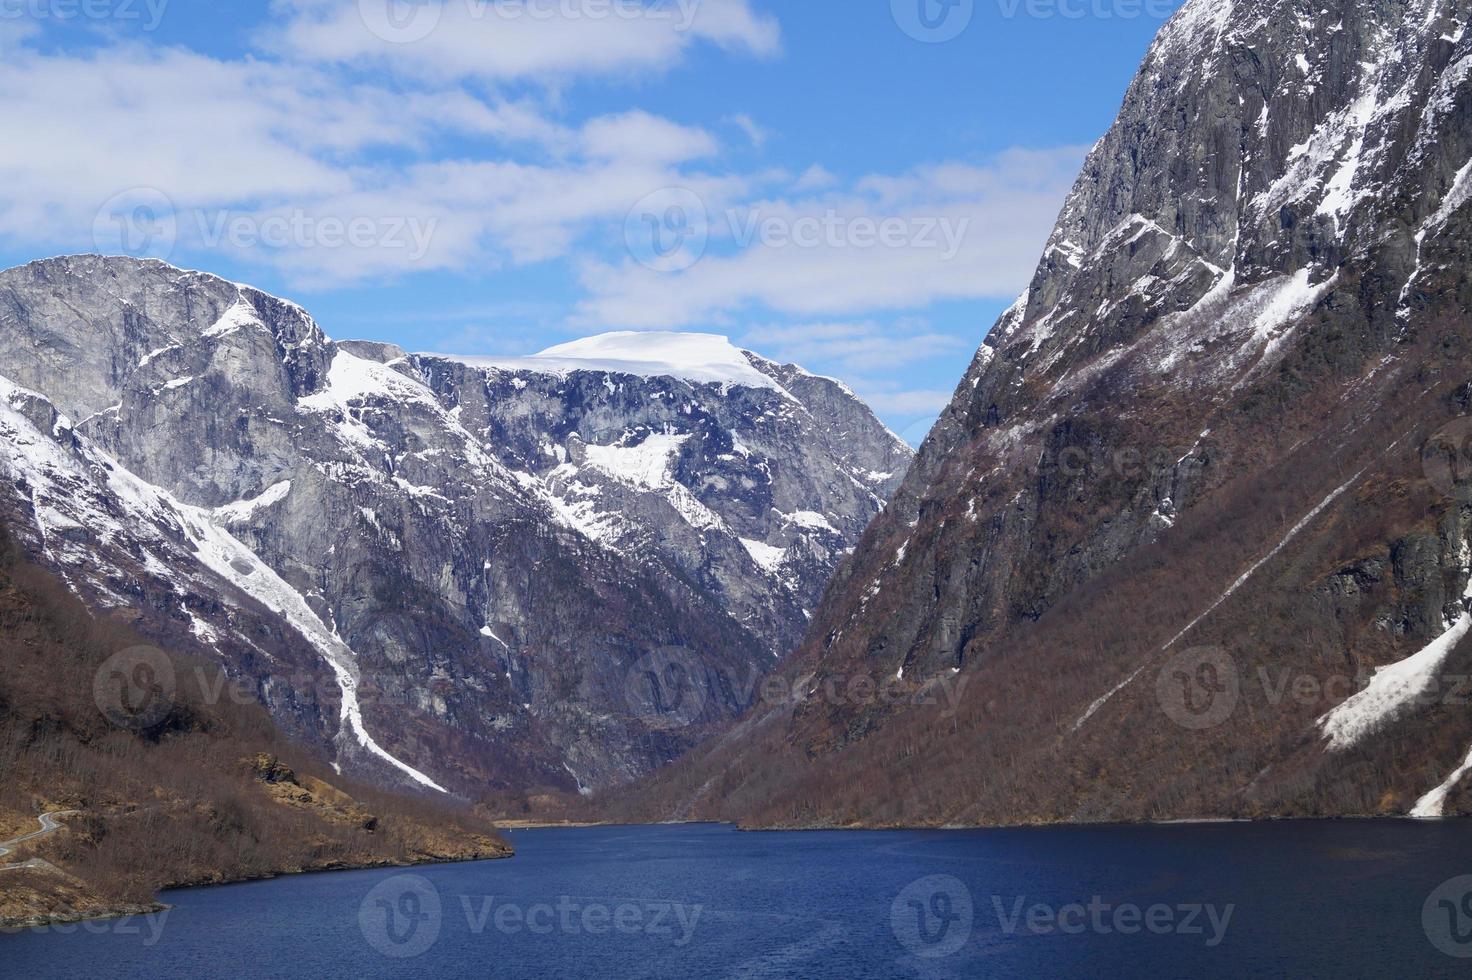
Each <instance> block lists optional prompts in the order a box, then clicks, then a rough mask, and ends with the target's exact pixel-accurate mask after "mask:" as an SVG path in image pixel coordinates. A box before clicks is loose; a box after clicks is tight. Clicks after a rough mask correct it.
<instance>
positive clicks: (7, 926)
mask: <svg viewBox="0 0 1472 980" xmlns="http://www.w3.org/2000/svg"><path fill="white" fill-rule="evenodd" d="M515 856H516V851H515V849H514V848H510V849H508V850H507V852H506V853H505V854H497V855H494V856H489V857H487V856H481V857H465V858H429V859H426V860H423V861H393V860H381V861H368V862H362V863H350V864H343V865H338V866H333V867H321V868H295V869H288V870H283V871H269V872H263V873H260V874H249V875H240V876H236V877H202V878H195V879H191V880H186V881H179V882H170V883H169V884H167V885H164V886H163V887H162V888H160V889H159V890H158V892H157V894H159V895H162V894H163V893H164V892H172V891H183V890H185V889H189V888H214V887H218V886H221V885H247V884H250V883H252V882H258V881H274V880H275V879H277V878H292V877H298V876H303V875H319V874H332V873H334V872H338V871H374V870H381V869H388V868H426V867H434V866H437V865H445V864H474V863H475V862H477V861H505V860H509V859H511V858H514V857H515ZM61 873H62V874H67V872H65V871H62V872H61ZM173 907H174V906H172V905H169V904H167V903H165V902H160V901H158V900H156V899H155V900H154V901H152V902H150V903H148V904H142V903H137V904H128V903H123V904H117V905H110V906H104V907H102V908H99V909H98V910H96V911H94V912H61V913H57V914H55V915H38V916H31V917H28V918H25V919H14V918H0V936H5V935H14V934H16V933H21V932H27V931H29V930H32V929H42V928H45V927H47V926H57V925H75V924H78V923H83V922H103V921H108V920H111V919H126V918H130V917H132V916H135V915H152V914H156V913H159V912H167V911H169V910H170V909H172V908H173Z"/></svg>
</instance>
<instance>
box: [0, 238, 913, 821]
mask: <svg viewBox="0 0 1472 980" xmlns="http://www.w3.org/2000/svg"><path fill="white" fill-rule="evenodd" d="M0 365H3V366H0V389H3V391H0V435H3V444H0V516H3V518H4V519H5V520H6V521H8V522H9V523H10V524H11V525H12V526H13V527H14V528H15V530H16V534H17V537H18V538H19V539H20V540H21V542H22V544H23V545H24V547H25V550H26V552H27V553H28V554H29V555H30V556H31V557H32V558H34V559H35V560H36V561H38V562H40V563H42V564H44V565H45V566H47V567H49V568H51V569H54V570H55V571H56V572H57V573H58V574H60V575H61V576H63V577H64V579H65V581H66V582H67V583H68V584H69V585H70V587H71V588H72V589H73V590H74V591H75V592H76V593H77V594H78V595H79V596H81V597H82V598H83V599H84V600H85V601H86V602H87V603H88V604H89V606H91V607H92V608H94V609H97V610H110V611H112V612H113V613H114V614H115V615H119V616H123V617H126V618H128V619H131V620H132V621H133V625H134V626H135V628H136V629H138V630H139V631H141V632H143V633H145V634H147V635H150V636H154V637H157V638H159V639H160V640H166V641H170V642H183V641H187V645H188V646H189V647H191V648H192V649H193V650H194V651H195V652H197V653H199V654H201V655H204V656H208V657H211V658H217V659H219V660H221V661H223V662H224V663H225V664H226V665H227V666H228V668H229V669H230V671H231V673H232V674H233V675H234V676H236V677H237V678H240V679H242V680H243V681H244V682H245V683H246V684H247V685H248V686H249V687H252V688H254V690H255V691H256V693H257V694H258V696H259V697H260V699H261V700H262V701H263V702H264V703H265V704H266V705H267V706H268V708H269V709H270V711H271V713H272V715H273V716H274V717H275V718H276V719H277V721H278V723H280V724H281V725H282V726H283V727H285V728H286V729H287V730H288V731H290V732H292V733H293V734H295V735H296V736H298V737H299V738H302V739H305V740H306V741H307V742H309V743H313V744H316V745H319V746H322V747H324V748H325V749H326V750H327V751H328V752H329V754H330V757H332V758H335V759H336V760H337V764H338V765H340V766H341V767H344V768H351V769H352V770H354V772H355V773H357V774H358V775H360V776H362V775H372V776H375V777H376V778H379V779H384V780H390V781H394V780H398V781H405V780H407V781H410V782H411V783H415V784H419V785H422V786H425V787H433V788H443V789H446V790H449V791H459V792H464V793H475V794H481V793H485V792H492V793H495V792H501V793H504V794H506V795H507V796H508V798H511V799H516V798H519V797H522V796H524V795H525V794H527V793H528V792H531V791H536V790H540V789H547V790H561V791H566V792H574V791H577V790H582V791H584V792H587V791H591V790H592V789H594V788H597V787H602V786H606V785H609V784H611V783H614V782H618V781H621V780H624V779H627V778H628V777H631V776H634V775H637V774H639V773H642V772H645V771H648V770H649V769H651V768H653V767H656V766H659V765H661V764H663V763H664V762H666V761H668V760H669V759H670V758H672V757H674V756H675V755H677V754H678V753H679V752H681V751H683V750H684V749H685V748H687V747H688V746H689V745H691V744H693V743H694V742H695V741H697V740H698V739H700V738H701V737H703V735H704V734H706V733H707V732H708V731H710V730H713V729H714V728H715V727H717V726H719V725H720V724H721V723H722V722H723V721H724V720H726V719H729V718H731V717H734V716H735V715H737V714H739V713H740V711H741V710H742V709H743V708H744V707H745V706H746V703H747V701H748V700H749V698H750V691H751V690H752V687H753V685H754V683H755V681H756V679H758V678H760V677H761V676H762V675H763V674H764V673H765V672H766V671H767V670H769V669H770V668H771V667H772V665H773V664H774V663H775V662H776V659H777V657H778V656H780V655H781V654H783V653H785V652H786V651H787V650H788V649H789V648H790V647H792V646H793V645H795V644H796V643H797V641H798V640H799V639H800V637H801V635H802V633H803V631H804V629H805V627H806V624H807V619H808V616H809V614H810V610H812V609H813V608H815V607H816V605H817V603H818V601H819V599H820V597H821V593H822V590H823V588H824V585H825V583H826V582H827V580H828V578H829V576H830V574H831V572H832V570H833V568H834V567H835V566H836V564H837V563H838V561H839V560H840V558H842V557H843V556H844V555H845V554H846V553H847V551H848V550H849V549H850V548H851V547H852V545H853V544H854V542H855V541H857V539H858V536H859V534H860V532H861V531H862V530H863V528H864V527H865V526H866V525H867V524H868V523H869V521H870V520H871V519H872V518H873V517H874V516H875V515H876V514H877V513H879V511H880V510H881V508H882V507H883V506H884V501H885V500H886V499H887V498H888V496H889V494H890V493H891V492H892V490H893V489H894V488H895V487H896V486H897V485H898V482H899V480H900V479H901V477H902V476H903V473H904V470H905V468H906V467H907V466H908V464H909V461H910V458H911V453H910V450H909V449H908V448H907V447H906V446H905V445H904V444H903V443H902V442H900V440H898V439H897V438H896V437H895V436H893V435H892V434H891V433H889V432H888V431H887V430H886V429H885V428H884V427H883V426H882V425H881V424H880V423H879V422H878V421H877V420H876V419H875V418H874V416H873V415H872V413H870V412H869V410H868V409H867V408H866V407H865V406H864V405H863V404H862V403H861V402H860V401H859V400H858V399H857V398H856V397H854V395H853V394H852V393H851V392H849V391H848V390H847V389H845V388H844V387H843V386H842V385H841V384H839V383H837V382H835V381H831V380H829V379H825V378H820V377H816V376H813V375H810V374H808V373H806V372H804V371H802V370H801V369H799V368H796V367H793V366H780V365H777V364H774V363H772V362H770V361H767V360H765V359H763V358H760V357H758V356H756V355H754V354H751V353H749V352H745V351H741V350H738V349H737V348H735V347H733V346H731V345H730V344H729V343H728V342H727V341H726V340H724V339H723V338H719V337H710V336H702V335H673V334H614V335H609V336H606V337H601V338H593V339H591V340H586V341H579V342H576V343H573V344H567V345H563V346H561V347H556V348H553V349H551V350H549V351H546V352H544V353H543V354H540V355H537V356H535V357H531V358H525V359H520V360H510V361H499V362H498V361H491V360H485V359H477V358H456V357H448V356H441V355H409V354H406V353H404V352H403V351H401V350H398V349H396V348H392V347H390V346H387V345H383V344H373V343H365V342H359V343H355V342H343V343H335V342H334V341H332V340H330V339H329V338H328V337H327V336H326V335H325V334H324V333H323V332H322V330H321V329H320V328H319V327H318V325H317V324H316V323H315V322H314V321H313V320H312V318H311V317H310V316H309V315H308V314H307V313H306V312H305V311H304V310H302V309H301V308H300V307H298V306H295V305H294V304H291V303H289V302H286V301H284V300H280V299H277V298H275V297H272V296H269V295H267V294H265V293H262V292H260V291H258V290H255V289H251V288H249V287H246V286H240V285H237V284H234V283H230V282H227V281H225V280H223V279H219V278H217V277H215V276H210V275H206V274H203V273H197V272H185V271H181V270H179V269H175V268H172V267H170V266H168V265H165V264H163V263H159V262H154V261H135V260H132V259H126V258H100V257H96V256H77V257H71V258H58V259H51V260H46V261H42V262H35V263H31V264H29V265H26V266H22V267H20V268H16V269H12V270H9V271H7V272H4V273H0Z"/></svg>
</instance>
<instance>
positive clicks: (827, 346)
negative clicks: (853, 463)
mask: <svg viewBox="0 0 1472 980" xmlns="http://www.w3.org/2000/svg"><path fill="white" fill-rule="evenodd" d="M742 343H743V344H745V345H747V346H748V347H751V348H752V349H753V350H757V351H761V352H762V353H763V354H766V355H767V356H769V357H775V358H780V359H781V360H784V361H792V362H794V363H797V364H805V365H815V364H822V365H829V364H831V365H834V366H835V367H836V369H837V370H839V371H842V372H843V373H844V374H845V376H846V377H847V376H851V375H854V374H863V373H867V372H871V371H875V370H893V369H895V368H900V367H905V366H907V365H911V364H915V363H917V362H920V361H927V360H930V359H932V358H935V357H939V356H943V355H946V354H954V353H956V352H957V351H963V350H966V349H968V348H970V347H972V346H974V345H973V344H970V343H969V342H967V341H963V340H962V339H961V338H959V337H956V336H954V335H952V334H945V333H939V332H937V331H934V330H932V329H930V327H929V324H927V323H925V322H923V321H920V322H913V321H907V320H899V321H896V322H894V323H888V324H882V323H878V322H876V321H873V320H866V321H859V322H818V323H814V322H801V323H789V324H767V325H763V326H757V327H752V328H750V329H749V330H747V331H746V332H745V333H744V334H743V335H742ZM825 369H826V368H825Z"/></svg>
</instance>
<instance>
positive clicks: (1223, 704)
mask: <svg viewBox="0 0 1472 980" xmlns="http://www.w3.org/2000/svg"><path fill="white" fill-rule="evenodd" d="M1469 15H1472V9H1469V6H1468V4H1466V3H1464V2H1454V0H1399V2H1391V0H1376V2H1358V0H1357V2H1347V0H1344V2H1333V3H1328V4H1324V3H1316V4H1307V3H1302V2H1291V0H1221V2H1219V0H1192V2H1189V3H1187V4H1186V5H1185V6H1184V7H1183V8H1182V10H1181V11H1180V12H1179V13H1178V14H1177V15H1176V16H1175V17H1174V18H1173V19H1172V20H1171V21H1170V22H1169V23H1168V24H1167V25H1166V26H1165V27H1164V28H1163V30H1162V31H1161V33H1160V35H1159V37H1158V38H1157V40H1156V42H1155V44H1154V46H1153V47H1152V49H1151V51H1150V53H1149V54H1148V56H1147V57H1146V59H1145V62H1144V64H1143V65H1142V67H1141V69H1140V72H1139V74H1138V75H1137V77H1136V78H1135V80H1134V82H1133V83H1132V85H1131V86H1130V89H1129V91H1128V93H1127V94H1126V96H1125V100H1124V105H1123V108H1122V110H1121V113H1120V116H1119V119H1118V120H1117V122H1116V123H1115V125H1114V126H1113V128H1112V129H1111V130H1110V131H1109V133H1108V134H1107V135H1106V136H1105V137H1104V138H1103V139H1102V140H1100V142H1099V143H1098V144H1097V145H1096V147H1095V148H1094V150H1093V151H1092V152H1091V154H1090V155H1089V157H1088V160H1087V162H1086V163H1085V166H1084V170H1083V173H1082V174H1081V175H1080V177H1079V180H1078V183H1077V184H1076V186H1075V188H1074V190H1073V192H1072V194H1071V195H1070V197H1069V199H1068V201H1067V203H1066V205H1065V207H1064V209H1063V212H1062V214H1061V216H1060V218H1059V221H1058V225H1057V227H1056V229H1055V231H1054V233H1053V235H1052V237H1051V238H1050V240H1049V243H1048V246H1047V250H1046V252H1045V254H1044V256H1043V257H1042V260H1041V262H1040V264H1039V266H1038V268H1037V272H1036V274H1035V276H1034V278H1033V280H1032V283H1031V285H1030V287H1029V288H1028V290H1027V292H1026V293H1025V294H1024V295H1023V296H1022V297H1021V298H1020V299H1019V300H1018V302H1017V303H1016V304H1015V305H1014V306H1013V307H1012V309H1010V310H1009V311H1008V312H1007V313H1006V314H1005V315H1004V316H1003V317H1002V319H1001V320H1000V321H999V322H998V323H997V324H996V325H995V327H993V329H992V330H991V332H990V333H989V334H988V336H987V338H986V341H985V343H984V345H983V346H982V348H981V349H980V351H979V352H978V354H977V356H976V359H975V360H974V362H973V363H972V365H971V367H970V369H969V371H968V372H967V374H966V377H965V378H964V379H963V381H962V383H961V384H960V386H959V388H958V389H957V392H956V395H955V397H954V400H953V401H952V403H951V405H950V406H949V408H948V409H947V410H946V411H945V412H944V413H943V415H942V417H941V420H940V422H939V423H938V425H937V426H936V428H935V430H934V431H933V432H932V433H931V434H930V436H929V438H928V439H927V440H926V443H925V445H924V446H923V447H922V449H921V451H920V453H919V456H918V458H917V460H916V463H915V465H914V466H913V467H912V469H911V470H910V472H909V474H908V476H907V478H906V480H905V482H904V484H903V486H902V487H901V489H900V490H899V491H898V493H897V495H896V498H895V500H894V502H893V505H892V506H891V507H890V508H889V510H888V511H887V512H886V513H885V514H884V515H882V516H881V517H880V518H879V519H878V520H876V522H875V523H874V525H873V526H872V527H871V528H870V529H869V531H868V532H866V534H865V536H864V539H863V541H862V542H861V544H860V546H859V548H858V550H857V552H856V554H855V556H854V558H853V559H852V560H851V561H850V562H848V563H846V564H845V566H844V567H843V568H842V569H841V570H840V572H839V573H838V576H837V578H836V581H835V583H834V585H833V587H832V588H831V590H830V593H829V599H828V601H827V602H825V603H824V605H823V607H822V608H821V609H820V610H819V611H818V613H817V615H816V617H815V623H814V629H813V631H812V633H811V634H810V636H809V640H808V642H807V644H806V645H805V647H804V649H803V650H802V651H801V653H800V654H799V656H797V657H796V658H795V659H794V661H793V664H792V666H791V667H790V669H789V673H790V674H791V675H792V676H793V677H794V678H799V679H802V690H804V691H818V690H821V689H822V683H823V681H824V680H825V679H826V678H835V677H836V678H844V677H851V676H867V677H869V678H871V679H883V680H887V679H890V678H894V679H897V680H899V681H902V682H903V685H904V686H905V689H906V690H907V691H908V692H909V696H908V697H905V698H890V699H888V700H887V701H883V702H876V701H875V700H874V699H872V698H869V699H856V698H839V699H833V698H820V697H815V696H813V695H811V694H807V695H804V696H802V697H799V698H797V699H796V700H795V702H784V703H783V704H781V705H780V706H777V707H773V708H768V709H766V710H759V711H757V712H755V713H754V714H753V715H752V716H751V717H750V718H748V719H747V720H746V722H745V723H744V724H743V726H742V729H741V734H740V735H739V736H737V737H734V738H732V739H730V740H727V741H726V742H724V743H722V744H721V745H718V746H712V747H710V748H709V749H707V750H702V753H701V758H700V759H697V760H692V762H691V763H690V764H689V766H687V767H683V768H682V769H681V773H680V774H671V775H670V777H669V778H668V779H667V780H666V781H665V782H663V783H662V784H661V785H660V787H659V789H658V791H657V792H655V793H652V794H651V795H650V797H649V799H651V800H654V801H655V802H654V803H653V804H652V806H653V807H654V808H656V809H657V808H658V807H681V808H684V809H685V811H687V812H690V813H693V814H695V815H704V816H727V817H730V816H734V817H737V818H741V819H748V820H754V821H759V822H778V823H804V822H817V823H828V822H840V823H842V822H849V821H853V820H859V821H868V822H879V823H883V822H895V821H897V822H934V823H946V822H961V823H974V822H981V823H993V822H996V823H1010V822H1032V821H1051V820H1096V819H1097V820H1108V819H1145V818H1150V819H1155V818H1174V817H1197V816H1261V815H1268V814H1273V815H1278V814H1342V813H1406V812H1410V811H1416V812H1419V813H1432V812H1441V811H1442V810H1444V809H1446V810H1453V809H1455V810H1465V809H1467V805H1468V803H1467V796H1468V792H1467V787H1466V786H1465V785H1464V784H1465V783H1466V780H1465V779H1464V778H1463V777H1464V776H1465V772H1466V770H1465V769H1464V768H1463V762H1464V760H1465V759H1466V758H1467V753H1468V747H1469V745H1472V723H1469V721H1468V720H1467V718H1466V716H1465V712H1459V711H1457V710H1456V702H1455V701H1454V700H1448V699H1449V698H1452V695H1451V693H1450V692H1451V691H1452V690H1454V689H1455V688H1456V679H1457V678H1458V677H1459V676H1460V675H1461V674H1464V673H1466V667H1467V665H1468V660H1469V655H1472V651H1469V650H1467V649H1466V648H1464V646H1463V645H1462V644H1461V642H1460V641H1461V638H1462V636H1463V635H1465V633H1466V632H1467V628H1466V624H1467V622H1468V621H1467V620H1466V619H1465V618H1464V617H1465V616H1466V606H1467V600H1466V598H1465V596H1466V595H1467V594H1468V592H1467V583H1468V578H1469V568H1468V561H1469V560H1468V554H1469V551H1468V550H1467V547H1466V545H1465V541H1466V540H1467V533H1468V528H1469V522H1472V514H1469V512H1468V509H1467V501H1468V500H1469V499H1472V495H1469V494H1468V493H1467V491H1466V488H1465V486H1464V474H1463V472H1462V469H1461V468H1462V467H1464V466H1465V458H1464V455H1463V452H1464V449H1465V445H1466V439H1465V436H1466V434H1467V432H1468V431H1469V427H1468V425H1467V423H1466V422H1465V418H1464V417H1465V415H1466V413H1467V411H1468V396H1467V393H1468V391H1469V390H1472V387H1469V386H1472V349H1469V342H1472V336H1469V331H1468V323H1469V302H1472V292H1469V283H1468V279H1467V276H1466V259H1467V254H1468V234H1469V231H1472V212H1469V210H1468V208H1467V206H1466V205H1467V203H1468V202H1469V200H1472V84H1469V76H1472V37H1469V36H1468V34H1467V31H1466V24H1467V21H1468V19H1469ZM1392 664H1393V665H1396V666H1395V667H1394V668H1393V669H1391V670H1388V671H1385V672H1384V673H1383V675H1382V674H1377V673H1376V671H1377V669H1379V668H1383V667H1386V666H1387V665H1392ZM1284 680H1286V681H1287V682H1288V685H1289V686H1287V687H1284V686H1283V684H1282V682H1283V681H1284ZM938 687H941V688H947V689H952V690H954V689H956V688H959V687H964V688H965V692H966V696H965V697H964V698H960V699H959V701H957V702H955V703H953V702H952V701H951V700H948V699H937V698H933V697H929V696H927V694H926V692H933V691H935V690H936V689H937V688H938ZM926 701H929V702H931V703H929V704H925V703H924V702H926ZM937 702H939V703H937ZM1229 702H1230V703H1229ZM1198 709H1199V710H1198ZM1218 714H1219V715H1220V716H1219V717H1218ZM757 758H760V759H762V760H764V762H765V765H764V766H762V767H761V768H760V769H759V770H758V769H756V768H753V767H751V766H750V765H748V764H749V763H751V762H752V761H753V760H755V759H757ZM730 772H739V773H742V774H743V775H742V776H720V775H716V774H717V773H730ZM712 777H713V778H712ZM893 786H899V787H904V789H902V790H901V791H900V792H899V793H898V794H888V793H886V792H885V790H883V789H882V787H893ZM1438 791H1440V792H1441V795H1440V796H1437V795H1436V793H1437V792H1438ZM1433 797H1434V798H1433ZM809 801H816V802H809Z"/></svg>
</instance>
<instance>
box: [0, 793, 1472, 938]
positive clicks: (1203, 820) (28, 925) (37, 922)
mask: <svg viewBox="0 0 1472 980" xmlns="http://www.w3.org/2000/svg"><path fill="white" fill-rule="evenodd" d="M1374 820H1382V821H1391V822H1396V823H1405V824H1409V825H1430V826H1438V825H1442V824H1448V823H1453V822H1457V821H1466V820H1468V817H1466V816H1460V815H1454V816H1448V817H1439V818H1434V819H1432V818H1425V817H1412V816H1409V815H1406V814H1388V815H1353V816H1332V817H1328V816H1312V817H1260V818H1246V817H1199V818H1195V817H1187V818H1176V819H1171V820H1142V821H1098V822H1088V823H1085V822H1074V823H1068V822H1061V821H1059V822H1039V823H1016V824H992V825H984V826H980V825H979V826H970V825H956V824H953V825H919V826H916V825H898V824H893V825H883V826H866V825H859V824H848V825H843V826H835V825H827V826H822V825H809V826H771V827H747V826H742V825H741V824H739V823H735V822H732V821H727V820H663V821H645V822H630V821H616V820H610V821H567V820H563V821H552V820H548V821H539V820H531V819H523V820H515V821H506V822H504V823H498V824H497V825H496V826H497V829H498V830H501V831H516V830H558V829H592V828H597V827H694V826H716V827H730V828H732V829H733V830H734V831H735V832H737V833H742V834H767V833H824V832H829V833H855V832H870V833H881V832H883V833H901V832H910V833H920V832H931V833H935V832H945V833H968V832H976V831H988V830H1087V829H1104V828H1153V827H1158V828H1165V827H1206V826H1222V825H1242V824H1281V823H1295V822H1300V823H1306V822H1313V821H1320V822H1336V823H1337V822H1347V821H1374ZM514 857H516V852H515V850H514V849H512V850H510V851H509V852H508V853H505V854H500V855H495V856H490V857H466V858H431V859H427V860H423V861H390V860H384V861H370V862H363V863H353V864H343V865H340V866H333V867H320V868H300V869H292V870H284V871H273V872H266V873H262V874H252V875H241V876H238V877H228V878H216V877H201V878H196V879H192V880H187V881H181V882H174V883H170V884H168V885H166V886H164V887H163V888H160V889H159V894H163V893H164V892H171V891H182V890H185V889H190V888H212V887H217V886H222V885H243V884H250V883H252V882H260V881H272V880H275V879H278V878H289V877H296V876H300V875H318V874H332V873H334V872H339V871H372V870H376V869H388V868H424V867H436V866H440V865H451V864H474V863H476V862H479V861H504V860H509V859H511V858H514ZM173 907H174V906H172V905H169V904H167V903H164V902H159V901H154V902H151V903H149V904H119V905H114V906H109V907H106V908H103V909H99V910H98V911H96V912H93V913H77V912H66V913H58V914H56V915H46V916H33V917H30V918H26V919H4V918H0V936H5V935H14V934H16V933H21V932H27V931H29V930H32V929H41V928H45V927H48V926H56V925H74V924H79V923H83V922H100V921H107V920H112V919H125V918H129V917H131V916H135V915H150V914H156V913H158V912H165V911H168V910H170V909H172V908H173Z"/></svg>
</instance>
